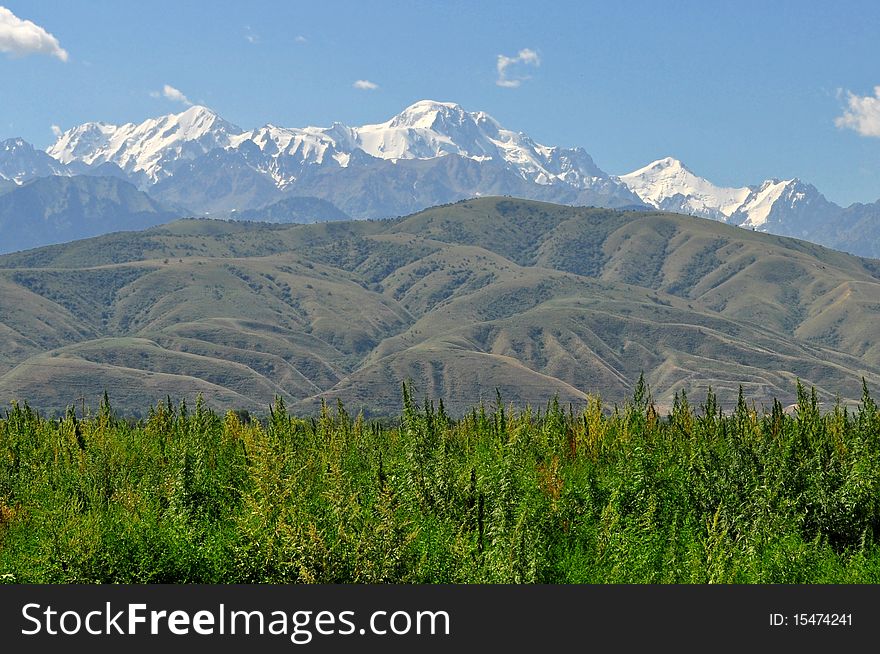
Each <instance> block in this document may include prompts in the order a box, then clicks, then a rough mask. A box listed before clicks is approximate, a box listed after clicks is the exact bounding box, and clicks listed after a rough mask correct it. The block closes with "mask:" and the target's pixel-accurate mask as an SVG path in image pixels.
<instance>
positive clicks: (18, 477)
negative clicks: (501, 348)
mask: <svg viewBox="0 0 880 654" xmlns="http://www.w3.org/2000/svg"><path fill="white" fill-rule="evenodd" d="M798 391H799V392H798V396H799V402H798V405H797V407H796V409H795V411H794V412H793V414H788V413H786V412H784V411H783V409H782V407H781V405H779V404H778V403H776V404H775V405H774V407H773V409H772V411H770V412H767V413H764V414H758V413H757V412H756V411H755V410H754V409H753V408H749V407H748V406H747V405H746V403H745V402H744V401H741V402H740V403H739V405H738V407H737V408H736V410H735V411H734V412H732V413H731V414H730V415H724V414H723V413H722V412H721V411H720V410H719V409H718V407H717V404H716V401H715V398H714V396H713V395H712V394H711V393H710V394H709V396H708V398H707V400H706V402H705V403H704V404H702V405H701V407H700V408H699V409H694V408H693V407H691V406H690V405H689V403H688V401H687V398H685V397H679V398H677V400H676V403H675V407H674V409H673V410H672V412H671V413H670V414H669V415H668V416H662V417H661V416H659V415H658V413H657V411H656V410H655V408H654V405H653V403H652V401H651V399H650V396H649V394H648V391H647V390H646V388H645V386H644V384H643V383H639V385H638V386H637V390H636V393H635V395H634V397H633V398H632V400H631V401H629V402H628V403H627V404H626V405H625V406H622V407H615V408H614V410H613V411H611V412H609V411H607V410H603V407H602V406H601V404H600V402H599V401H598V400H594V401H592V402H591V403H590V405H589V407H588V408H587V409H586V410H585V411H584V412H583V413H580V414H574V413H572V412H571V411H568V410H565V409H564V408H561V407H560V406H559V404H558V403H557V402H555V401H553V402H550V403H549V404H548V406H547V409H546V411H541V412H540V413H537V412H534V413H533V412H532V411H529V410H526V411H524V412H515V411H513V410H512V409H510V408H505V407H504V406H503V404H501V403H500V401H499V402H498V404H496V406H494V407H493V408H492V409H491V410H490V409H487V408H485V407H482V406H481V407H479V408H477V409H474V410H473V411H472V412H471V413H470V414H468V415H467V416H465V417H464V418H462V419H460V420H452V419H450V418H449V417H448V416H447V415H446V414H445V411H444V409H443V406H442V403H441V404H440V406H439V407H438V408H437V409H436V410H435V409H434V407H433V403H431V402H427V401H426V402H425V404H424V406H423V407H417V406H416V405H415V404H414V403H413V400H412V399H411V395H410V391H409V390H408V389H407V388H404V409H403V414H402V416H401V417H400V418H398V419H395V420H394V421H392V422H385V423H380V422H367V421H365V420H364V419H363V417H361V416H359V417H357V418H352V417H351V416H349V415H348V414H347V413H346V412H345V410H344V408H343V407H342V406H341V405H339V406H338V407H337V408H336V409H335V410H332V411H331V410H328V409H327V408H326V407H325V409H324V411H323V412H322V413H321V415H320V416H318V417H316V418H308V419H302V418H297V417H292V416H291V415H289V414H288V412H287V410H286V409H285V407H284V405H283V402H282V401H280V400H279V401H277V402H276V404H275V406H274V407H273V408H272V410H271V413H270V415H269V416H268V417H267V418H266V419H264V420H256V419H251V418H250V417H249V416H247V415H246V414H244V413H241V412H239V413H235V412H229V413H227V414H226V416H220V415H217V414H216V413H214V412H212V411H210V410H208V409H207V408H205V406H204V405H203V404H202V403H201V402H199V403H198V404H197V406H196V407H195V409H194V410H188V409H187V407H186V405H185V404H183V403H182V404H181V405H180V406H178V407H174V406H173V405H172V404H171V402H170V401H168V402H166V403H162V404H159V405H158V406H156V407H155V408H153V409H152V410H151V411H150V414H149V417H148V418H146V419H144V420H142V421H139V422H137V423H133V422H131V421H124V420H121V419H119V418H117V417H115V416H114V413H113V411H112V410H111V408H110V406H109V404H108V403H107V402H105V403H104V404H103V405H102V406H101V408H100V411H99V412H98V413H97V414H96V415H93V416H91V417H89V418H87V419H81V418H78V417H77V415H76V412H75V411H74V410H73V409H71V410H70V411H69V412H68V415H67V416H66V417H65V418H63V419H60V420H49V419H45V418H42V417H41V416H39V415H38V414H37V413H36V412H34V411H33V410H31V409H30V408H29V407H28V406H26V405H25V406H23V407H22V406H18V405H13V406H12V408H11V409H10V410H9V411H7V412H6V416H5V419H3V420H0V578H2V579H3V580H4V581H6V582H13V583H14V582H18V583H22V582H228V583H233V582H235V583H250V582H358V583H360V582H406V583H411V582H412V583H426V582H549V583H556V582H577V583H580V582H651V583H670V582H675V583H677V582H684V583H706V582H722V583H729V582H774V583H775V582H795V583H804V582H877V581H880V545H878V543H877V536H878V533H880V411H878V407H877V405H876V404H875V403H874V401H873V400H872V399H871V398H870V396H869V395H868V393H867V391H866V392H865V395H864V398H863V400H862V404H861V406H860V407H859V408H858V410H857V411H855V412H853V411H849V410H847V409H846V408H844V407H842V406H837V407H835V408H834V409H833V410H831V411H829V412H826V413H824V414H823V413H821V412H820V410H819V406H818V404H817V402H816V398H815V395H812V396H811V395H810V393H808V392H807V391H805V390H804V389H803V388H802V387H800V386H799V387H798ZM499 399H500V398H499Z"/></svg>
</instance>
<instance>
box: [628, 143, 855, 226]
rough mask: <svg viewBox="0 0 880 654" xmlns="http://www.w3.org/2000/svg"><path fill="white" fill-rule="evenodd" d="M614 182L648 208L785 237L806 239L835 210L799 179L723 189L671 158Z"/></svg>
mask: <svg viewBox="0 0 880 654" xmlns="http://www.w3.org/2000/svg"><path fill="white" fill-rule="evenodd" d="M619 179H620V180H621V181H622V182H623V183H624V184H626V185H627V186H628V187H629V188H630V190H632V191H633V192H634V193H635V194H636V195H638V196H639V197H640V198H641V199H642V201H643V202H645V203H646V204H649V205H651V206H652V207H656V208H658V209H662V210H664V211H676V212H679V213H687V214H691V215H693V216H701V217H703V218H712V219H713V220H720V221H722V222H728V223H731V224H734V225H739V226H740V227H744V228H747V229H754V230H757V231H762V232H771V233H774V234H783V235H787V236H805V235H806V234H808V233H809V232H810V230H812V229H814V228H816V227H817V226H818V223H820V222H822V221H824V220H828V219H831V218H833V217H834V216H836V215H837V212H838V211H839V210H840V207H838V206H837V205H835V204H832V203H830V202H828V200H826V199H825V197H824V196H823V195H822V194H821V193H819V191H817V190H816V188H815V187H813V186H811V185H809V184H805V183H803V182H801V181H800V180H798V179H787V180H778V179H771V180H767V181H765V182H763V183H761V184H760V185H758V186H752V187H750V186H743V187H739V188H726V187H721V186H716V185H714V184H713V183H712V182H710V181H709V180H707V179H704V178H702V177H699V176H697V175H695V174H694V173H693V172H691V171H690V170H688V169H687V168H686V167H685V166H684V164H682V163H681V162H680V161H679V160H677V159H673V158H672V157H666V158H665V159H659V160H657V161H654V162H652V163H650V164H648V165H647V166H645V167H644V168H640V169H638V170H636V171H633V172H631V173H628V174H626V175H621V176H620V177H619Z"/></svg>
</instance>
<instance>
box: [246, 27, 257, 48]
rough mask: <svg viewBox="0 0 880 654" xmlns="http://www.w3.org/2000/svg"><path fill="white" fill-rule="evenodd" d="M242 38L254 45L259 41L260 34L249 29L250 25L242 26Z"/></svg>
mask: <svg viewBox="0 0 880 654" xmlns="http://www.w3.org/2000/svg"><path fill="white" fill-rule="evenodd" d="M244 40H245V41H247V42H248V43H250V44H252V45H255V44H257V43H259V42H260V35H259V34H257V33H256V32H254V31H253V30H252V29H251V26H250V25H245V26H244Z"/></svg>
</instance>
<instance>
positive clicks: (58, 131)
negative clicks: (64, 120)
mask: <svg viewBox="0 0 880 654" xmlns="http://www.w3.org/2000/svg"><path fill="white" fill-rule="evenodd" d="M52 133H53V134H54V135H55V138H56V139H57V138H58V137H60V136H61V135H62V134H63V133H64V132H63V131H62V129H61V128H60V127H58V125H52Z"/></svg>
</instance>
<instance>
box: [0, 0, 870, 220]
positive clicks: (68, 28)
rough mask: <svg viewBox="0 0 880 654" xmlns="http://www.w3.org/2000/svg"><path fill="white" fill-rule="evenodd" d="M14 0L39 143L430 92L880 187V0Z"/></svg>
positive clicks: (603, 152) (624, 144)
mask: <svg viewBox="0 0 880 654" xmlns="http://www.w3.org/2000/svg"><path fill="white" fill-rule="evenodd" d="M0 5H2V6H4V7H6V8H7V9H8V10H9V11H11V12H12V14H14V16H16V17H17V18H19V19H22V20H29V21H32V22H33V23H34V24H35V25H36V26H38V28H42V29H43V30H45V32H47V33H48V34H50V35H51V36H52V37H54V38H55V39H56V43H55V44H53V43H52V42H51V41H46V40H45V39H43V40H42V41H39V42H36V43H37V44H36V45H35V42H33V41H27V42H22V41H18V42H14V43H12V44H11V45H10V38H11V37H10V36H9V33H8V31H7V33H6V36H4V32H3V27H2V24H0V50H4V49H5V50H6V52H5V53H2V54H0V80H2V88H3V91H2V100H0V138H6V137H10V136H22V137H24V138H25V139H27V140H28V141H31V142H32V143H34V144H35V145H37V146H40V147H45V146H47V145H48V144H49V143H50V142H51V141H52V140H53V137H52V131H51V126H52V125H57V126H60V127H61V128H63V129H67V128H69V127H72V126H74V125H77V124H79V123H82V122H86V121H89V120H103V121H107V122H120V123H121V122H137V121H140V120H143V119H144V118H147V117H152V116H157V115H160V114H164V113H171V112H176V111H179V110H182V109H183V108H184V105H183V103H182V102H181V101H180V100H174V99H172V98H173V96H174V94H173V93H171V94H170V95H171V96H172V98H169V97H166V96H165V95H163V94H162V90H163V89H164V87H165V85H169V86H171V87H173V88H175V89H177V90H179V91H180V92H181V93H182V94H183V95H185V96H186V98H188V99H189V100H190V101H192V102H196V103H200V104H205V105H207V106H209V107H211V108H212V109H214V110H215V111H217V112H218V113H219V114H221V115H222V116H223V117H224V118H226V119H227V120H229V121H231V122H233V123H236V124H238V125H240V126H241V127H245V128H250V127H257V126H260V125H263V124H265V123H269V122H271V123H274V124H277V125H285V126H291V127H294V126H297V127H298V126H304V125H329V124H330V123H332V122H333V121H340V122H344V123H347V124H363V123H369V122H380V121H383V120H386V119H387V118H389V117H390V116H392V115H393V114H395V113H397V112H399V111H400V110H401V109H403V108H404V107H405V106H407V105H408V104H410V103H411V102H413V101H415V100H419V99H424V98H430V99H435V100H443V101H454V102H458V103H459V104H461V105H463V106H464V107H465V108H466V109H469V110H484V111H487V112H488V113H490V114H491V115H493V116H494V117H495V118H496V119H497V120H498V121H499V122H501V124H502V125H504V126H505V127H507V128H509V129H514V130H520V131H523V132H526V133H527V134H529V135H531V136H532V137H533V138H535V139H536V140H538V141H540V142H542V143H546V144H548V145H564V146H574V145H580V146H583V147H584V148H585V149H586V150H587V151H588V152H589V153H590V154H591V155H592V156H593V158H594V159H595V160H596V163H597V164H598V165H599V166H600V167H601V168H603V169H604V170H606V171H607V172H609V173H613V174H622V173H625V172H629V171H630V170H632V169H635V168H638V167H640V166H642V165H644V164H646V163H648V162H649V161H652V160H654V159H657V158H660V157H663V156H667V155H671V156H674V157H677V158H679V159H681V160H682V161H684V162H685V164H686V165H687V166H688V167H689V168H691V169H692V170H693V171H694V172H696V173H698V174H700V175H702V176H704V177H707V178H709V179H710V180H712V181H713V182H715V183H718V184H730V185H741V184H747V183H758V182H760V181H761V180H763V179H765V178H768V177H779V178H789V177H800V178H801V179H803V180H805V181H808V182H811V183H813V184H814V185H816V186H817V187H818V188H819V189H820V190H821V191H822V192H823V193H825V195H826V196H827V197H828V198H829V199H831V200H834V201H836V202H840V203H843V204H848V203H849V202H853V201H860V202H871V201H874V200H877V199H878V198H880V100H878V99H877V98H876V97H875V87H877V86H880V57H878V37H877V25H880V3H876V2H839V3H818V2H803V3H795V2H782V1H780V2H773V3H766V2H749V1H740V2H725V3H721V2H714V3H706V2H672V1H666V2H662V3H661V2H608V1H607V0H606V1H604V2H601V3H593V2H583V1H581V2H566V1H557V2H554V3H552V4H549V5H545V4H544V3H520V2H510V1H508V2H481V3H474V2H430V3H429V2H415V1H403V0H401V1H399V2H378V1H372V2H335V1H331V0H322V1H321V2H291V1H287V2H268V1H264V2H261V1H258V0H251V1H250V2H247V3H244V2H229V1H218V0H215V1H214V2H200V1H196V0H193V1H189V2H180V1H179V0H178V1H177V2H168V1H165V0H153V1H151V2H149V3H143V2H122V1H119V0H117V1H108V0H82V1H78V2H67V1H61V0H56V1H42V0H24V1H18V0H0ZM4 39H6V41H4ZM4 43H5V46H4ZM10 50H12V51H10ZM61 50H63V51H64V53H65V54H63V55H62V54H61ZM499 55H503V56H504V57H507V58H509V59H510V60H511V61H510V63H509V64H508V65H504V66H502V68H504V71H503V73H504V74H503V77H502V78H501V79H500V81H501V82H502V84H501V85H499V83H498V82H499V76H498V63H499ZM65 58H66V61H63V59H65ZM502 61H503V62H507V61H508V59H504V60H502ZM357 80H364V81H367V82H370V83H372V84H375V85H377V87H378V88H374V89H370V88H361V89H358V88H355V87H354V83H355V82H356V81H357ZM517 82H518V83H517ZM361 86H369V85H368V84H361ZM850 94H852V95H850ZM155 96H158V97H155ZM850 103H852V107H850ZM848 107H849V109H850V112H851V115H850V120H849V124H850V127H846V126H845V125H843V126H838V125H837V124H836V123H835V120H836V119H838V118H839V117H841V116H842V115H844V112H845V111H847V109H848ZM853 110H855V113H853ZM838 122H840V121H838ZM856 128H858V129H856Z"/></svg>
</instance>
